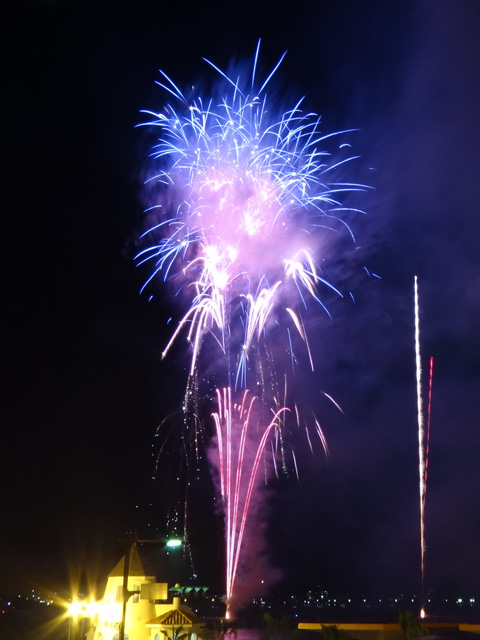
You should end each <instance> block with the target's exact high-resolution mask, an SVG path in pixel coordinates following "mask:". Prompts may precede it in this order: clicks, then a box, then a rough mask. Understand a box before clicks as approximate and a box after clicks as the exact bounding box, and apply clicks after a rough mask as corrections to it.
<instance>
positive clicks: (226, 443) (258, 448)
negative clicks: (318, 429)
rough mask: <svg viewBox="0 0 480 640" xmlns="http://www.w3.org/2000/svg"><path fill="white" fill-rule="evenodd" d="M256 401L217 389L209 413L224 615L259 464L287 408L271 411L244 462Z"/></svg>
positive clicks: (236, 566)
mask: <svg viewBox="0 0 480 640" xmlns="http://www.w3.org/2000/svg"><path fill="white" fill-rule="evenodd" d="M256 401H258V398H257V397H256V396H250V397H249V391H248V390H247V391H245V393H244V394H243V397H242V400H241V403H240V404H236V403H232V390H231V388H230V387H228V388H225V389H222V390H220V389H217V403H218V411H217V412H216V413H213V414H212V415H213V420H214V422H215V428H216V432H217V438H218V458H219V470H220V492H221V495H222V499H223V508H224V513H225V538H226V543H227V544H226V546H227V550H226V551H227V553H226V560H227V580H226V582H227V584H226V587H227V612H226V617H227V618H230V615H231V611H230V605H231V599H232V594H233V588H234V584H235V576H236V573H237V568H238V562H239V558H240V551H241V548H242V541H243V535H244V532H245V523H246V521H247V514H248V509H249V506H250V501H251V498H252V493H253V489H254V485H255V479H256V476H257V471H258V467H259V465H260V461H261V459H262V454H263V452H264V450H265V445H266V443H267V440H268V438H269V436H270V434H271V432H272V431H274V430H275V429H276V428H278V427H279V426H280V421H281V416H282V415H283V413H285V411H287V409H286V408H281V409H279V410H278V411H276V412H274V413H273V418H272V419H271V421H270V423H269V424H268V425H267V426H266V427H265V428H264V429H263V433H262V436H261V438H260V440H259V442H255V444H254V446H255V450H254V456H253V462H251V461H249V463H248V464H246V465H244V462H245V458H246V455H247V450H248V446H247V445H248V441H250V442H251V438H250V437H249V427H250V425H251V418H252V410H253V407H254V404H255V403H256ZM238 431H240V439H238V436H237V433H238Z"/></svg>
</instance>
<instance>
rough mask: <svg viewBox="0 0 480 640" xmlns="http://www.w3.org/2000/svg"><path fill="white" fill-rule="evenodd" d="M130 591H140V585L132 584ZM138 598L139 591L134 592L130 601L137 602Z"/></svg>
mask: <svg viewBox="0 0 480 640" xmlns="http://www.w3.org/2000/svg"><path fill="white" fill-rule="evenodd" d="M132 591H140V585H139V584H134V585H133V589H132ZM139 600H140V594H139V593H134V594H133V597H132V602H138V601H139Z"/></svg>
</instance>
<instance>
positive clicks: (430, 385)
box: [423, 356, 433, 509]
mask: <svg viewBox="0 0 480 640" xmlns="http://www.w3.org/2000/svg"><path fill="white" fill-rule="evenodd" d="M432 390H433V356H430V373H429V378H428V410H427V439H426V444H425V474H424V480H423V483H424V492H423V508H424V509H425V500H426V496H427V480H428V459H429V455H430V423H431V420H432Z"/></svg>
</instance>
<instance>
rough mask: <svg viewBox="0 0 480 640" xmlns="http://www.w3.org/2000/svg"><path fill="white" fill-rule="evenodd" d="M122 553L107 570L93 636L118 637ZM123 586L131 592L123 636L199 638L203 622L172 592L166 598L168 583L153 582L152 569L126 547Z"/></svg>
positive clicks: (100, 639) (132, 639)
mask: <svg viewBox="0 0 480 640" xmlns="http://www.w3.org/2000/svg"><path fill="white" fill-rule="evenodd" d="M124 566H125V556H124V557H123V558H122V559H121V560H120V561H119V562H118V564H117V565H116V566H115V567H114V568H113V569H112V571H111V572H110V574H109V576H108V579H107V585H106V587H105V593H104V595H103V599H102V601H101V603H100V606H99V609H98V614H97V616H96V620H95V632H94V634H93V640H118V638H119V628H120V623H121V619H122V603H123V581H124ZM127 588H128V590H129V591H130V592H134V593H133V595H131V596H130V597H129V599H128V600H127V605H126V611H125V640H167V639H169V640H180V638H181V639H182V640H186V639H187V638H188V639H189V640H190V639H191V640H201V637H202V631H203V630H204V629H205V624H204V623H203V622H202V620H201V619H200V618H198V616H197V615H196V614H195V613H194V612H193V611H192V610H191V609H190V607H188V606H187V605H186V604H182V603H181V598H180V597H179V596H175V597H173V599H172V602H168V599H169V591H168V585H167V584H166V583H162V582H156V576H155V573H154V572H153V571H152V570H151V569H150V568H149V567H147V566H146V563H145V562H144V560H142V558H141V557H140V553H139V551H138V547H137V545H136V544H133V545H132V546H131V549H130V559H129V566H128V582H127Z"/></svg>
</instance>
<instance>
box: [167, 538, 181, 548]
mask: <svg viewBox="0 0 480 640" xmlns="http://www.w3.org/2000/svg"><path fill="white" fill-rule="evenodd" d="M181 546H182V541H181V539H180V538H170V539H169V540H167V547H168V548H169V549H176V548H178V547H181Z"/></svg>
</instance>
